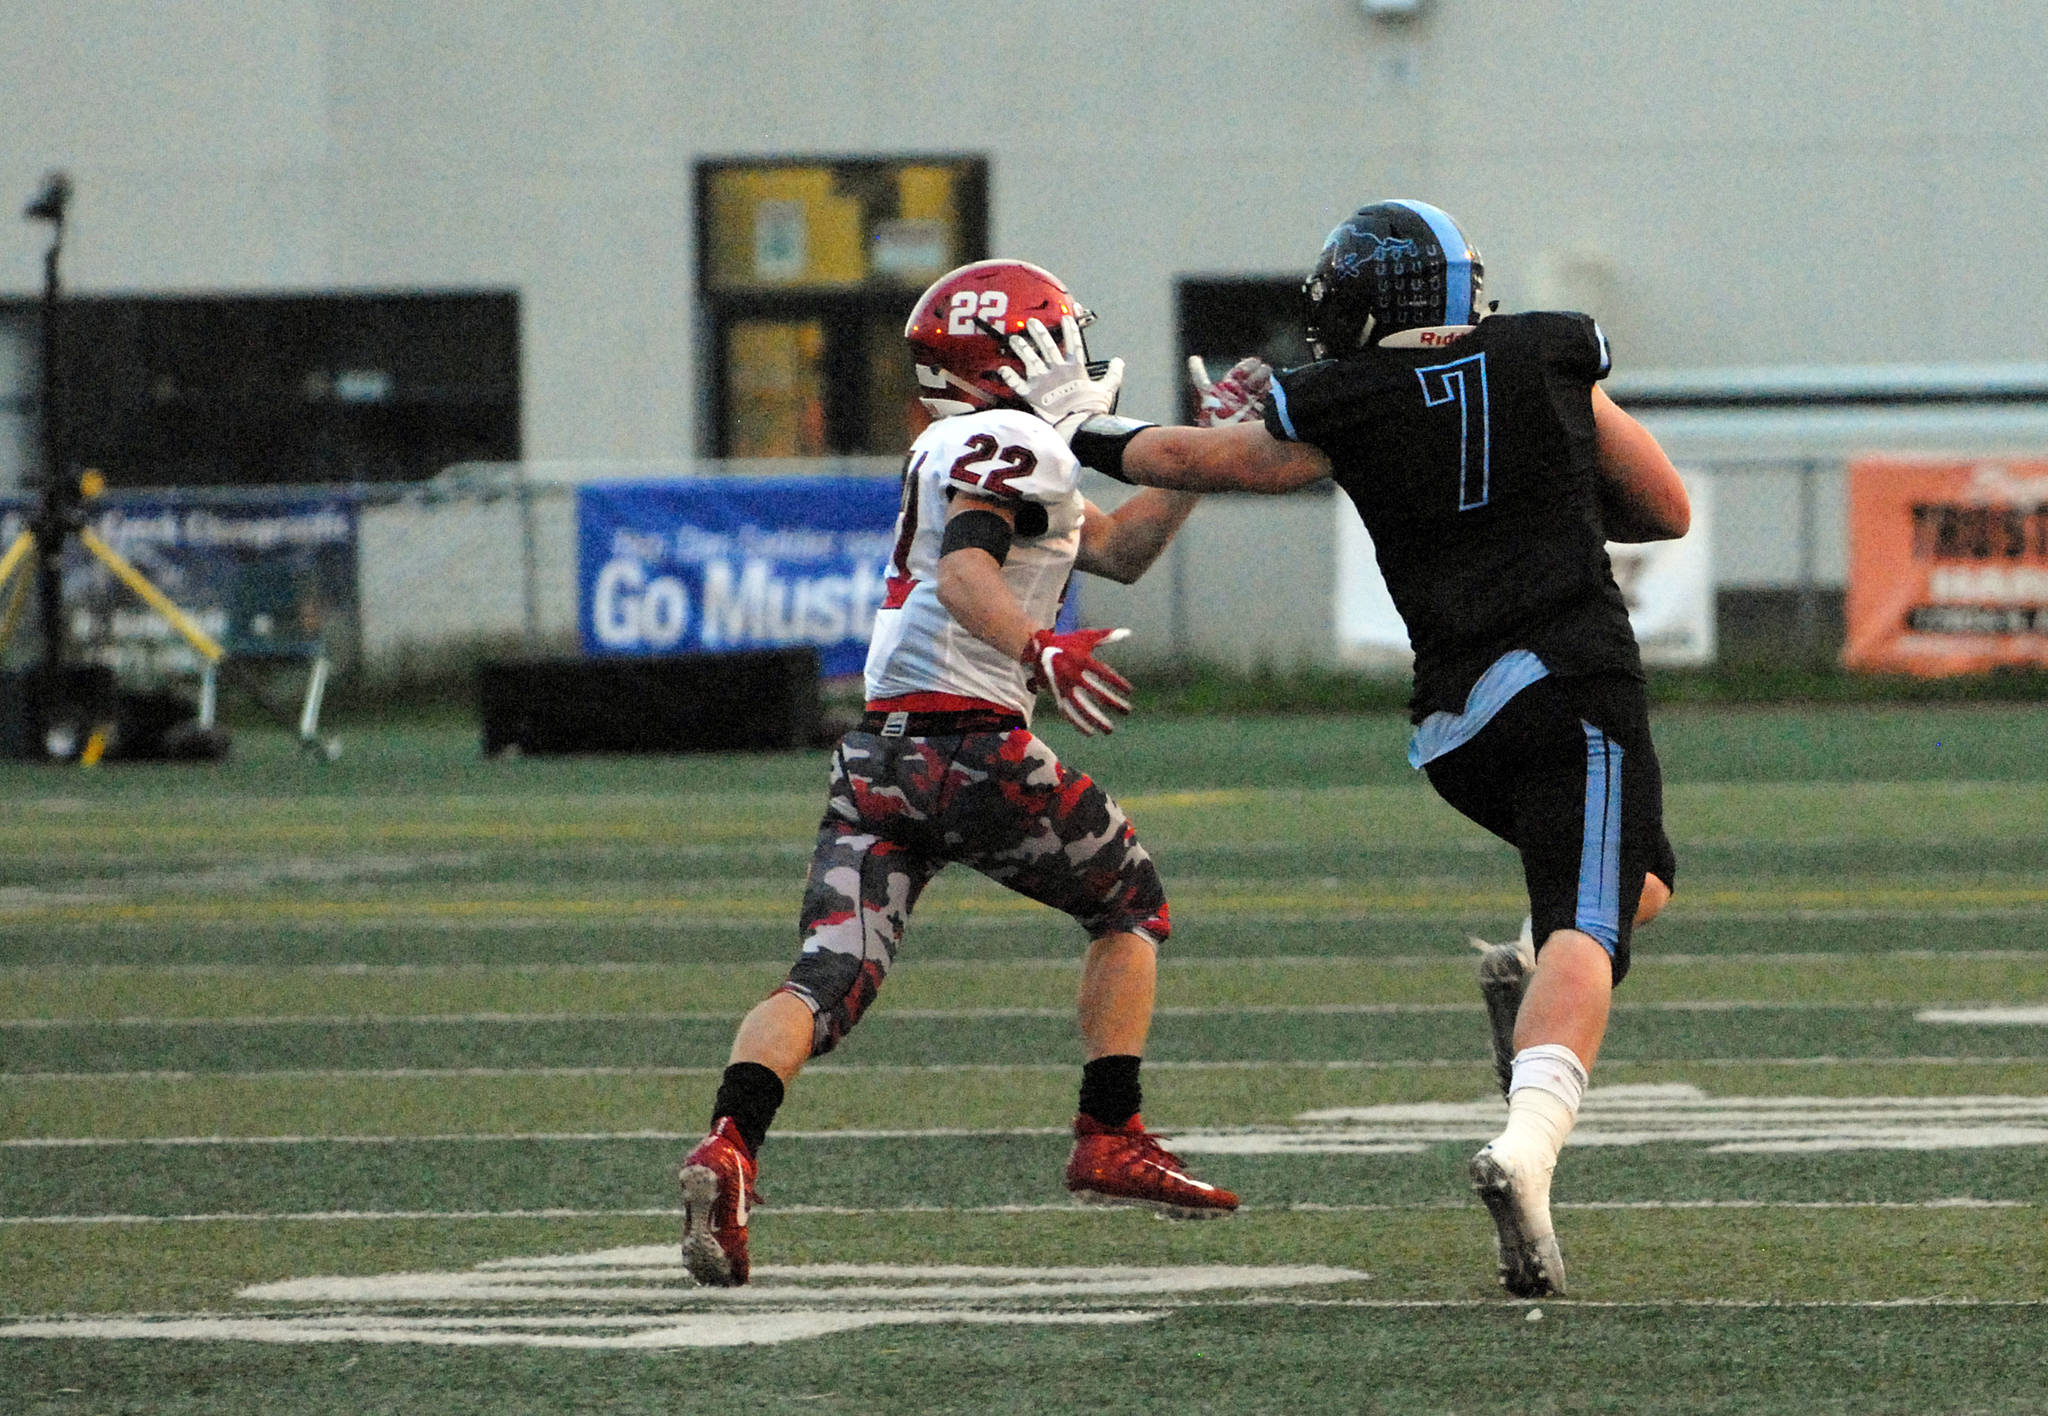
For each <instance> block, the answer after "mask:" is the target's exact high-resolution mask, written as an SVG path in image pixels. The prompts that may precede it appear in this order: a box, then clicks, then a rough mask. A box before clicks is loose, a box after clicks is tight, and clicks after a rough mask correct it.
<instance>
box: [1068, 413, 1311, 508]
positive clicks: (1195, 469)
mask: <svg viewBox="0 0 2048 1416" xmlns="http://www.w3.org/2000/svg"><path fill="white" fill-rule="evenodd" d="M1074 454H1075V456H1077V457H1079V458H1080V459H1081V462H1082V464H1083V465H1084V466H1088V467H1093V468H1095V469H1096V470H1097V471H1099V472H1102V473H1104V474H1105V475H1107V476H1110V477H1115V478H1117V479H1118V480H1119V481H1124V482H1130V483H1133V484H1135V485H1137V486H1141V487H1164V488H1168V489H1170V490H1172V491H1180V492H1276V493H1277V492H1293V491H1299V490H1300V489H1301V488H1303V487H1306V486H1307V485H1308V484H1309V483H1311V482H1315V481H1320V480H1321V479H1322V478H1324V477H1327V476H1329V475H1330V459H1329V458H1327V457H1325V456H1324V455H1323V453H1322V452H1321V450H1320V449H1317V448H1314V447H1311V446H1310V445H1309V444H1307V443H1299V442H1284V441H1282V440H1281V439H1279V438H1276V437H1274V436H1273V435H1272V433H1270V432H1268V431H1267V430H1266V425H1265V424H1264V423H1232V424H1228V425H1226V426H1223V427H1215V428H1166V427H1160V426H1158V425H1157V424H1135V425H1134V424H1131V423H1129V422H1128V421H1127V420H1123V419H1117V418H1090V419H1088V420H1087V421H1086V422H1084V423H1083V424H1082V425H1081V426H1080V428H1079V429H1078V430H1077V431H1076V432H1075V434H1074Z"/></svg>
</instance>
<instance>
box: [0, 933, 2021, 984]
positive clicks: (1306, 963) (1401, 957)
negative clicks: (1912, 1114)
mask: <svg viewBox="0 0 2048 1416" xmlns="http://www.w3.org/2000/svg"><path fill="white" fill-rule="evenodd" d="M1451 942H1453V943H1454V942H1455V941H1451ZM1175 947H1176V948H1177V947H1178V946H1175ZM1887 959H1925V960H1977V961H1992V962H1997V961H2002V960H2003V961H2011V960H2019V961H2024V962H2028V963H2037V962H2040V961H2041V959H2042V955H2041V951H2040V950H2038V949H1888V950H1882V951H1878V952H1873V953H1854V954H1850V953H1829V952H1826V951H1823V950H1807V951H1793V952H1777V951H1772V952H1769V953H1725V954H1676V953H1674V954H1667V953H1662V952H1659V953H1655V954H1649V955H1646V956H1645V957H1644V958H1643V959H1642V960H1639V961H1638V963H1637V965H1636V966H1637V968H1639V969H1641V968H1662V967H1664V966H1667V965H1669V966H1675V967H1702V966H1704V967H1720V966H1728V967H1739V966H1741V965H1744V964H1758V963H1784V964H1840V963H1844V962H1854V963H1857V964H1877V963H1882V962H1883V961H1884V960H1887ZM1333 961H1337V962H1352V961H1354V960H1351V959H1348V958H1346V957H1345V956H1334V955H1321V954H1180V953H1172V954H1169V955H1168V957H1166V958H1164V959H1162V960H1161V961H1160V968H1161V971H1162V972H1165V973H1172V972H1174V971H1176V970H1181V969H1221V970H1225V971H1228V972H1233V973H1234V972H1238V971H1240V970H1243V969H1245V968H1247V967H1254V966H1261V965H1271V966H1273V967H1275V968H1328V967H1329V966H1330V965H1331V963H1332V962H1333ZM1355 962H1358V963H1363V964H1368V965H1370V966H1372V967H1374V968H1386V969H1402V968H1436V967H1438V966H1440V965H1442V964H1444V963H1446V962H1452V963H1462V962H1467V960H1466V959H1465V958H1464V956H1461V955H1460V954H1458V953H1457V951H1456V950H1455V949H1449V950H1446V951H1443V952H1438V953H1433V954H1389V955H1384V956H1362V957H1359V958H1357V959H1356V960H1355ZM780 966H781V964H780V962H778V961H776V960H769V961H766V962H763V961H761V960H750V959H733V960H725V961H721V962H716V963H710V964H671V963H665V962H661V961H659V960H652V959H623V960H600V961H598V962H595V963H564V962H559V961H556V962H544V963H534V962H520V963H503V964H475V963H463V964H264V963H255V964H232V963H205V964H104V963H77V964H73V963H62V964H0V978H6V977H8V976H10V975H23V976H28V975H38V974H49V973H64V974H76V975H79V976H82V977H87V978H90V977H92V976H94V975H100V974H118V975H158V974H161V975H168V976H179V975H193V976H224V977H231V978H242V977H248V976H258V977H262V976H282V977H296V976H301V975H303V976H309V977H311V976H321V975H330V974H331V975H339V976H343V977H349V978H382V977H400V978H484V977H492V976H500V975H507V974H511V975H520V974H530V975H535V976H539V977H547V976H551V975H556V974H564V975H575V974H661V973H694V972H697V971H699V970H700V969H709V970H711V971H713V972H730V973H754V972H760V971H762V970H764V969H766V970H770V971H772V970H774V969H776V968H779V967H780ZM1080 967H1081V961H1080V959H1079V958H1077V957H1073V956H1071V955H1060V956H1058V957H1048V958H1034V959H922V958H919V959H905V960H903V961H901V962H900V963H898V964H897V965H896V968H895V970H892V972H896V973H902V974H909V973H991V972H1004V971H1010V970H1015V971H1021V972H1045V971H1054V972H1059V973H1077V972H1078V971H1079V970H1080Z"/></svg>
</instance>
